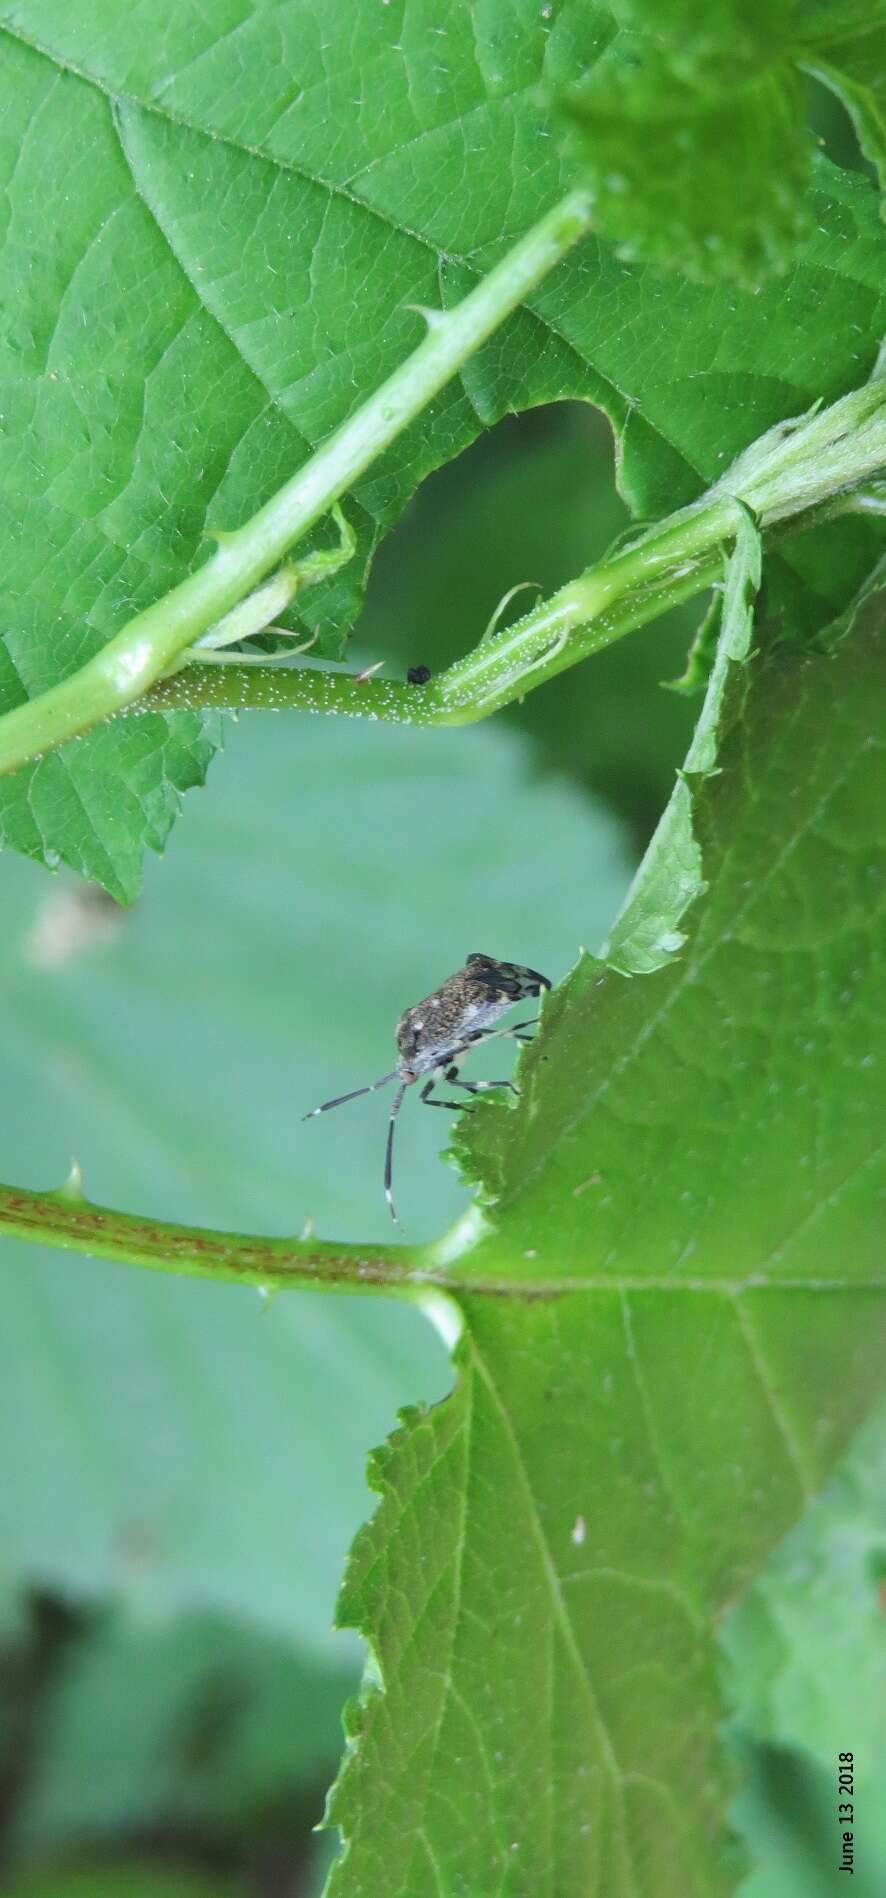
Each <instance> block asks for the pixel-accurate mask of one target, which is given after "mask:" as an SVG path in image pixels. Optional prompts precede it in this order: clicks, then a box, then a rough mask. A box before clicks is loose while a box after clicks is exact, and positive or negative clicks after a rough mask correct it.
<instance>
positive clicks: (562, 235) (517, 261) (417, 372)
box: [0, 191, 590, 772]
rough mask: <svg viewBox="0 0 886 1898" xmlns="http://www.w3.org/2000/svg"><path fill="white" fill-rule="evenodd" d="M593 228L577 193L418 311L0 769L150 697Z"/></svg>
mask: <svg viewBox="0 0 886 1898" xmlns="http://www.w3.org/2000/svg"><path fill="white" fill-rule="evenodd" d="M589 226H590V201H589V197H588V194H587V193H586V192H584V191H574V192H572V193H570V194H569V196H567V197H566V198H564V199H563V200H562V201H561V202H560V204H558V205H557V206H556V207H555V208H554V210H553V211H550V212H549V213H548V215H547V216H546V217H544V218H542V219H541V220H540V222H539V223H538V224H536V225H534V226H533V229H532V230H531V231H529V232H528V234H527V235H526V237H524V238H523V239H522V240H521V242H520V243H519V244H515V245H514V247H513V249H512V250H510V251H508V253H507V255H506V256H505V257H504V258H503V259H502V261H501V263H500V264H497V265H496V267H495V269H494V270H492V271H490V274H489V276H488V277H484V279H483V281H482V283H479V284H478V285H477V287H476V289H475V290H472V291H471V293H470V295H469V296H467V297H465V298H464V300H463V302H461V303H459V304H458V305H457V306H456V307H455V309H453V310H450V311H448V312H446V313H444V312H442V311H433V312H431V311H428V312H425V318H426V321H427V324H428V333H427V335H426V336H425V338H424V341H423V342H421V343H420V344H419V346H418V348H417V349H416V350H414V351H413V353H412V355H411V356H409V357H408V358H407V360H406V362H405V363H403V364H402V365H401V367H400V368H399V369H397V370H395V372H394V374H393V375H392V376H389V378H388V380H387V382H384V383H383V384H382V386H381V388H379V389H377V390H376V391H375V394H374V395H372V396H370V398H369V400H368V402H364V403H363V404H362V406H361V407H360V408H359V409H358V410H357V412H356V414H355V415H352V416H351V418H350V420H349V421H347V422H344V423H343V424H342V426H341V427H340V428H339V429H337V430H336V432H335V434H334V435H332V436H330V438H329V440H328V441H327V442H324V444H323V446H322V447H321V448H319V449H318V450H317V453H316V454H315V455H313V456H312V457H311V460H310V461H309V462H308V463H307V464H306V466H305V467H304V468H302V469H300V470H299V472H298V474H296V475H294V476H293V477H292V479H291V480H290V481H287V482H286V483H285V484H284V486H283V487H282V488H280V489H279V491H278V493H277V494H275V495H274V496H273V497H272V499H271V500H270V501H268V502H267V503H266V504H265V506H264V507H263V508H260V509H259V512H258V513H257V514H254V515H253V517H252V519H251V520H250V521H247V522H246V524H245V526H243V527H240V528H238V529H237V530H236V531H235V532H232V533H230V534H225V535H224V537H222V538H220V544H219V546H218V548H217V550H216V552H215V553H214V554H213V555H212V557H211V558H210V559H209V560H207V562H206V563H205V565H204V566H202V567H201V568H200V569H199V570H198V572H197V573H194V574H191V576H190V577H189V578H188V579H187V580H183V581H182V582H181V584H180V585H179V586H177V587H174V588H173V589H172V591H171V592H170V593H167V594H166V595H165V596H164V598H163V599H161V600H158V601H156V602H155V604H154V605H153V606H149V607H148V608H147V609H146V610H145V611H144V612H143V613H139V614H137V615H136V617H135V619H133V620H130V622H129V624H128V625H127V626H125V627H124V628H123V630H122V632H120V633H118V634H117V635H116V637H115V638H114V639H112V640H111V641H110V642H109V643H108V645H107V646H105V647H103V648H102V651H101V652H100V653H97V654H96V655H95V657H94V658H93V659H90V660H89V661H88V663H87V664H86V665H85V666H82V667H81V668H80V670H79V671H78V672H75V673H72V675H71V677H70V678H68V679H64V680H62V681H61V683H60V684H58V685H55V686H52V687H51V688H50V690H49V691H48V692H43V693H41V694H40V696H39V697H37V698H35V699H31V700H29V701H28V703H26V704H24V705H19V706H16V707H15V709H14V710H13V711H11V712H7V713H6V715H5V717H4V718H0V772H5V771H15V770H17V769H18V767H19V766H21V765H23V764H27V763H28V762H29V760H30V759H32V758H36V757H39V756H40V755H41V754H42V753H43V752H46V751H51V750H52V749H53V748H54V747H55V746H57V745H61V744H64V742H65V740H66V739H68V738H73V737H75V736H76V735H77V734H78V733H80V732H84V731H88V730H89V729H90V727H91V726H93V725H95V724H97V723H98V722H99V721H100V720H101V719H104V718H107V717H109V716H110V715H111V714H112V713H114V712H117V711H119V710H120V709H121V707H123V706H125V705H128V704H130V703H131V702H132V700H133V699H137V698H140V697H141V696H142V694H143V693H145V692H147V691H148V689H149V687H150V686H151V685H153V683H154V681H155V679H159V678H160V677H161V676H162V674H163V673H164V672H166V671H168V669H169V667H170V666H171V665H172V663H173V662H174V660H175V659H176V657H177V655H178V654H179V653H181V652H183V651H184V649H185V647H187V646H192V645H193V644H194V642H195V641H196V640H197V639H199V637H200V634H201V633H204V632H205V631H206V629H207V627H209V626H211V625H212V624H213V623H214V622H215V621H217V620H220V619H221V618H222V617H223V615H224V614H226V613H228V612H229V611H230V610H231V608H232V607H233V606H235V605H236V604H237V602H238V601H239V600H242V599H244V597H245V596H246V595H247V594H248V593H250V592H251V591H252V589H253V588H254V587H255V586H257V584H258V582H259V581H260V580H263V579H264V577H265V575H266V574H267V573H269V572H270V570H271V569H272V568H273V567H275V566H276V565H277V563H278V562H279V561H280V560H281V559H282V557H283V555H284V554H285V553H286V552H287V550H288V549H289V548H291V547H292V546H293V545H294V544H295V543H296V542H297V541H298V540H299V539H300V538H301V537H302V535H304V534H305V533H306V532H307V531H308V529H309V528H310V527H312V526H313V524H314V523H315V522H316V521H317V520H319V519H320V518H321V516H322V515H324V514H326V513H328V511H329V509H330V508H331V507H332V506H333V503H334V502H335V501H337V500H338V498H339V496H340V495H342V494H344V493H345V492H346V491H347V489H348V488H350V487H352V486H353V484H354V482H355V481H356V480H357V479H358V477H359V476H360V475H361V474H363V473H364V472H365V470H366V469H367V468H368V467H369V466H370V464H371V463H372V462H373V461H375V460H376V459H377V457H378V456H379V455H380V454H381V453H382V451H383V450H384V449H386V448H388V447H389V446H390V444H391V443H392V442H393V441H395V440H396V438H397V436H398V435H399V434H401V433H402V431H403V429H404V428H406V427H407V426H408V424H409V423H410V422H412V421H414V419H415V417H416V416H417V415H419V414H420V413H421V411H422V410H423V409H425V408H426V407H427V405H428V403H429V402H430V401H431V400H432V399H433V397H434V396H435V395H436V394H437V393H438V391H439V390H440V389H442V387H443V386H444V384H445V383H446V382H448V381H449V380H450V378H451V377H452V376H453V375H455V374H456V372H457V370H459V369H460V368H461V367H462V365H463V364H464V363H465V362H466V361H467V360H468V358H469V357H470V356H471V355H473V353H474V351H475V350H477V349H478V348H479V347H480V344H481V343H484V342H485V341H486V339H487V337H489V336H491V335H492V333H493V331H494V330H496V329H497V328H498V327H499V324H501V323H502V322H503V321H504V319H505V317H507V316H509V315H510V313H511V311H512V310H515V309H516V308H517V306H518V305H519V304H520V303H522V302H523V300H524V298H525V297H526V296H528V295H529V293H530V292H531V291H532V290H534V289H535V288H536V286H537V285H538V284H539V283H540V282H541V281H542V279H543V278H544V277H546V276H547V274H548V272H549V271H551V270H552V269H553V268H554V266H555V265H556V264H557V263H559V261H560V259H561V258H562V257H563V256H565V254H566V252H567V251H568V250H570V249H571V248H572V246H573V245H574V244H575V243H576V241H577V240H578V238H580V237H582V236H583V235H584V234H585V232H586V231H587V230H588V228H589Z"/></svg>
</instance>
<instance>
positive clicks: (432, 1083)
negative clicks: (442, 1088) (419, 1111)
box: [418, 1070, 468, 1110]
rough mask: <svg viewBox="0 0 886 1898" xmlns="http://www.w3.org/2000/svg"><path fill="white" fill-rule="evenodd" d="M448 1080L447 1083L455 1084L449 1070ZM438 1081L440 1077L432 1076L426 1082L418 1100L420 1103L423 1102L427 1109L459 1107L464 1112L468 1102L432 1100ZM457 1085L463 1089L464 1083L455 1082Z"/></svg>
mask: <svg viewBox="0 0 886 1898" xmlns="http://www.w3.org/2000/svg"><path fill="white" fill-rule="evenodd" d="M446 1079H447V1081H454V1082H455V1077H454V1075H452V1074H450V1073H449V1071H448V1070H447V1074H446ZM438 1080H439V1075H436V1074H432V1075H431V1078H430V1080H429V1081H426V1082H425V1084H424V1087H423V1088H422V1090H421V1093H420V1094H419V1097H418V1098H419V1100H420V1101H423V1103H424V1105H425V1107H457V1108H458V1109H459V1110H464V1108H466V1107H467V1104H468V1103H467V1101H432V1100H431V1090H432V1088H434V1087H436V1085H437V1082H438ZM455 1085H456V1086H457V1087H463V1086H464V1082H463V1081H457V1082H455Z"/></svg>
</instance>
